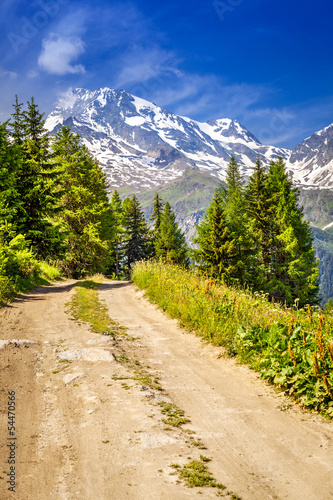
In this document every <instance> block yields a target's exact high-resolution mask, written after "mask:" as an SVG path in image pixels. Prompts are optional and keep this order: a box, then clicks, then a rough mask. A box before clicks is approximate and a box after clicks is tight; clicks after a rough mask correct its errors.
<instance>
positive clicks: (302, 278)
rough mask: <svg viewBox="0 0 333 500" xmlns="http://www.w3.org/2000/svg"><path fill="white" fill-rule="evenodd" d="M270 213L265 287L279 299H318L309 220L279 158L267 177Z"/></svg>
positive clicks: (289, 300)
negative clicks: (304, 215) (267, 267)
mask: <svg viewBox="0 0 333 500" xmlns="http://www.w3.org/2000/svg"><path fill="white" fill-rule="evenodd" d="M267 189H268V199H269V200H270V203H271V207H270V211H269V212H270V214H271V220H272V222H271V260H270V264H269V271H268V273H267V275H268V283H267V287H268V291H269V294H270V296H271V297H272V298H273V299H274V300H276V301H279V302H286V303H287V304H292V303H293V302H294V300H295V299H296V298H298V299H299V305H300V306H303V305H305V304H306V303H309V304H315V303H317V302H318V273H319V270H318V263H317V262H316V259H315V255H314V248H313V239H312V234H311V230H310V226H309V223H308V222H306V221H304V220H303V211H302V209H301V208H300V207H299V191H298V189H297V188H295V187H293V185H292V181H291V179H290V178H289V176H288V174H287V172H286V169H285V165H284V162H283V160H282V158H279V159H278V160H277V161H276V162H272V163H271V165H270V168H269V171H268V177H267Z"/></svg>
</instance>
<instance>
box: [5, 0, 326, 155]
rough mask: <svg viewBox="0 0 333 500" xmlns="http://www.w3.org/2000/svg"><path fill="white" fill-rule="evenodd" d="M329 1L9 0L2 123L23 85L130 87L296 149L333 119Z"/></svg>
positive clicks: (39, 88) (43, 100) (45, 91)
mask: <svg viewBox="0 0 333 500" xmlns="http://www.w3.org/2000/svg"><path fill="white" fill-rule="evenodd" d="M332 19H333V3H332V2H331V1H330V0H317V1H312V0H311V1H310V0H303V1H302V2H301V1H299V0H294V1H293V2H290V0H288V1H286V0H279V1H274V2H273V1H271V0H214V1H211V0H209V1H206V2H205V1H202V0H201V1H197V0H192V1H186V0H185V1H183V2H180V1H175V0H168V1H167V2H163V1H162V2H161V1H160V2H157V1H156V0H154V1H153V0H138V1H128V2H117V1H112V0H111V1H109V2H106V1H103V0H95V1H91V0H80V1H77V0H32V1H21V0H2V1H1V4H0V34H1V38H0V121H4V120H5V119H7V118H8V116H9V114H10V113H11V112H12V107H11V105H12V103H13V102H14V96H15V94H16V93H17V94H18V96H19V99H20V100H21V101H23V102H26V101H27V100H28V99H29V98H30V97H31V96H32V95H33V96H34V97H35V100H36V101H37V103H38V104H39V107H40V109H41V111H45V112H46V113H48V112H50V111H51V110H52V109H53V107H54V105H55V103H56V101H57V100H58V99H59V98H60V97H62V98H65V97H66V95H67V93H68V92H69V91H70V89H71V88H75V87H83V88H89V89H95V88H99V87H110V88H122V89H125V90H127V91H128V92H130V93H132V94H135V95H138V96H140V97H142V98H145V99H148V100H150V101H153V102H155V103H156V104H158V105H160V106H162V107H164V108H166V109H168V110H170V111H173V112H175V113H177V114H181V115H185V116H189V117H190V118H193V119H196V120H200V121H205V120H208V119H210V118H235V119H237V120H239V121H240V122H241V123H242V124H243V125H245V126H246V127H247V128H248V129H249V130H250V131H251V132H252V133H254V134H255V135H256V136H257V137H258V138H259V140H261V141H262V142H263V143H266V144H273V145H279V146H283V147H289V148H292V147H294V146H295V145H296V144H297V143H299V142H301V141H302V140H303V139H304V138H306V137H308V136H309V135H311V134H312V133H313V132H315V131H316V130H319V129H321V128H323V127H325V126H327V125H329V124H330V123H332V122H333V68H332V60H333V59H332V49H333V30H332V27H331V24H332Z"/></svg>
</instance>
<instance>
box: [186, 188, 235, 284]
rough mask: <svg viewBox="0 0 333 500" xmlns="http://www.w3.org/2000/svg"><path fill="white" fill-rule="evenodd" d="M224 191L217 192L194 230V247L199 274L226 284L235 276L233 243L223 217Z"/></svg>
mask: <svg viewBox="0 0 333 500" xmlns="http://www.w3.org/2000/svg"><path fill="white" fill-rule="evenodd" d="M225 203H226V191H225V188H224V187H223V186H220V188H219V189H218V190H216V192H215V195H214V198H213V200H212V203H211V204H210V206H209V208H208V210H207V212H206V214H205V217H204V219H203V221H202V222H201V224H200V225H199V226H197V237H196V238H195V239H194V243H196V244H197V245H198V247H199V248H198V249H197V250H195V251H194V258H195V260H196V262H198V264H199V267H200V269H201V271H203V272H206V273H207V274H208V275H209V276H211V277H213V278H217V279H220V280H222V281H224V282H226V283H230V282H233V275H234V273H235V267H234V262H233V261H234V254H235V240H234V238H233V237H232V234H231V233H230V231H229V228H228V225H227V220H226V215H225Z"/></svg>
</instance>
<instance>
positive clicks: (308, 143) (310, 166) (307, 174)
mask: <svg viewBox="0 0 333 500" xmlns="http://www.w3.org/2000/svg"><path fill="white" fill-rule="evenodd" d="M287 165H288V168H289V170H290V172H291V174H292V176H293V180H294V183H295V184H303V185H307V186H320V187H324V188H329V187H332V186H333V123H332V124H331V125H329V126H328V127H325V128H324V129H322V130H319V131H318V132H315V133H314V134H313V135H311V137H308V138H307V139H305V140H304V141H303V142H302V143H301V144H299V145H298V146H296V147H295V148H294V149H293V150H292V153H291V155H290V158H289V162H288V164H287Z"/></svg>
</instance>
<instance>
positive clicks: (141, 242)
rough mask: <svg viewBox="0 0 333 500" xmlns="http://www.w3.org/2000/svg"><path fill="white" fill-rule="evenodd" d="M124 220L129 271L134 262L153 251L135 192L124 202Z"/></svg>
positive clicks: (125, 250) (124, 244)
mask: <svg viewBox="0 0 333 500" xmlns="http://www.w3.org/2000/svg"><path fill="white" fill-rule="evenodd" d="M123 221H124V222H123V223H124V230H125V237H124V243H123V251H124V259H125V262H126V267H127V272H128V273H129V272H130V270H131V268H132V265H133V263H134V262H136V261H137V260H141V259H144V258H146V257H148V256H150V255H151V253H152V239H151V235H150V232H149V229H148V226H147V223H146V221H145V217H144V214H143V211H142V209H141V205H140V203H139V200H138V199H137V197H136V196H135V194H133V196H132V198H126V199H125V200H124V202H123Z"/></svg>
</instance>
